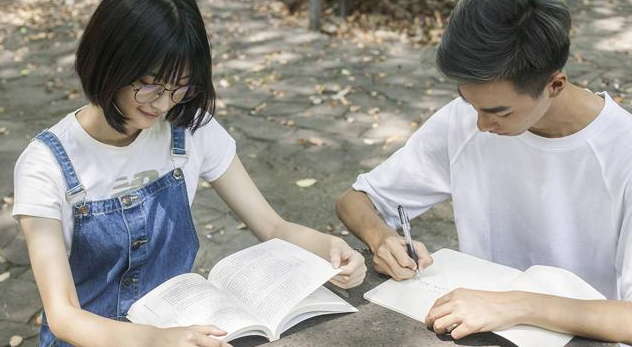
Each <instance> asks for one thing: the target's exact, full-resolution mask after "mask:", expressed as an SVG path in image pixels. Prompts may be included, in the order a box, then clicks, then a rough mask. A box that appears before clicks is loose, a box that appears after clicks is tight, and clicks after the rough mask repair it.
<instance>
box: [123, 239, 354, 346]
mask: <svg viewBox="0 0 632 347" xmlns="http://www.w3.org/2000/svg"><path fill="white" fill-rule="evenodd" d="M338 272H340V270H338V269H334V268H332V266H331V264H330V263H329V262H327V261H326V260H324V259H322V258H320V257H318V256H317V255H315V254H313V253H310V252H309V251H307V250H304V249H302V248H300V247H298V246H295V245H293V244H291V243H288V242H285V241H282V240H279V239H273V240H270V241H267V242H263V243H260V244H258V245H256V246H253V247H250V248H247V249H244V250H242V251H239V252H237V253H235V254H232V255H230V256H228V257H226V258H224V259H222V260H221V261H220V262H218V263H217V264H216V265H215V266H214V267H213V269H212V270H211V272H210V273H209V275H208V280H207V279H205V278H204V277H202V276H200V275H198V274H194V273H187V274H183V275H179V276H176V277H174V278H171V279H170V280H168V281H166V282H165V283H163V284H161V285H160V286H158V287H156V288H155V289H154V290H152V291H151V292H149V293H147V295H145V296H143V297H142V298H141V299H140V300H138V301H137V302H135V303H134V304H133V305H132V307H131V308H130V309H129V312H128V315H127V318H128V319H129V320H130V321H132V322H134V323H140V324H148V325H153V326H157V327H161V328H166V327H174V326H188V325H193V324H212V325H215V326H217V327H218V328H220V329H222V330H225V331H226V332H227V333H228V334H227V335H226V336H224V337H221V338H218V339H223V340H225V341H230V340H232V339H236V338H238V337H242V336H247V335H261V336H264V337H267V338H268V339H269V340H271V341H274V340H277V339H279V338H280V335H281V333H282V332H284V331H285V330H287V329H289V328H290V327H292V326H294V325H296V324H297V323H299V322H302V321H304V320H306V319H308V318H311V317H315V316H319V315H324V314H331V313H343V312H357V309H356V308H355V307H353V306H351V305H350V304H348V303H347V302H345V301H344V300H342V299H341V298H339V297H338V296H337V295H335V294H334V293H332V292H331V291H329V290H328V289H326V288H325V287H322V284H323V283H325V282H327V281H328V280H329V279H331V278H332V277H333V276H335V275H336V274H337V273H338Z"/></svg>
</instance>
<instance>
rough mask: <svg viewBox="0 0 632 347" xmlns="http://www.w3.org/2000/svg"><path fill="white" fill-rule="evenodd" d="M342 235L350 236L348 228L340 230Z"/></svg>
mask: <svg viewBox="0 0 632 347" xmlns="http://www.w3.org/2000/svg"><path fill="white" fill-rule="evenodd" d="M340 235H342V236H348V235H349V231H347V230H342V231H341V232H340Z"/></svg>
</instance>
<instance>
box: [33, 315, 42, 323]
mask: <svg viewBox="0 0 632 347" xmlns="http://www.w3.org/2000/svg"><path fill="white" fill-rule="evenodd" d="M33 323H35V325H37V326H40V325H42V314H41V313H40V314H38V315H37V316H35V321H34V322H33Z"/></svg>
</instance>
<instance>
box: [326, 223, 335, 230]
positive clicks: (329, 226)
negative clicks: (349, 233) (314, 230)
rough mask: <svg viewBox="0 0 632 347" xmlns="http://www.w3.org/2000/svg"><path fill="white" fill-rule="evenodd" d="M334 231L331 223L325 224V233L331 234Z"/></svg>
mask: <svg viewBox="0 0 632 347" xmlns="http://www.w3.org/2000/svg"><path fill="white" fill-rule="evenodd" d="M334 230H335V228H334V225H333V224H331V223H327V231H329V232H333V231H334Z"/></svg>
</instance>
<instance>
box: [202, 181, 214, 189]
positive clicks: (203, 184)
mask: <svg viewBox="0 0 632 347" xmlns="http://www.w3.org/2000/svg"><path fill="white" fill-rule="evenodd" d="M200 185H201V186H202V188H211V187H212V186H211V184H210V183H208V181H202V182H200Z"/></svg>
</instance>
